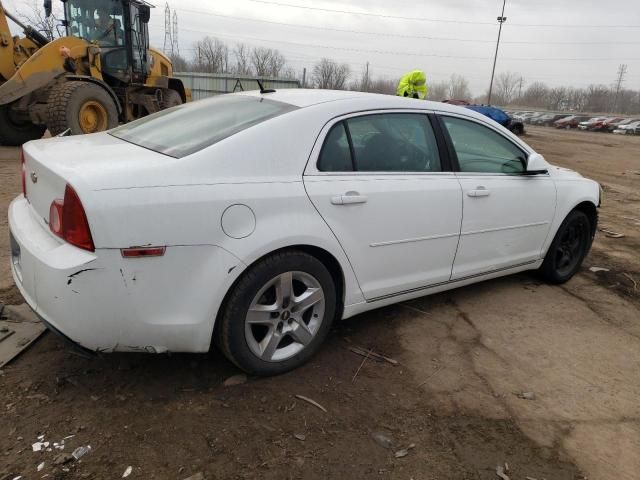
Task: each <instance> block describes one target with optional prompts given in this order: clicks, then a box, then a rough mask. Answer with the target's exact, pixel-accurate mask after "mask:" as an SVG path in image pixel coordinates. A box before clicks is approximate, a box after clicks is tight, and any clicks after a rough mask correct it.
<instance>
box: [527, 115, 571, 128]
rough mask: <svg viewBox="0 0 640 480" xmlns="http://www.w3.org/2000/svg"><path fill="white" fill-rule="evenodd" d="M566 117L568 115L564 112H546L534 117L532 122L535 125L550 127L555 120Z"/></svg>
mask: <svg viewBox="0 0 640 480" xmlns="http://www.w3.org/2000/svg"><path fill="white" fill-rule="evenodd" d="M566 117H568V115H567V114H566V113H548V114H547V115H543V116H541V117H538V118H536V119H535V121H533V122H532V123H534V124H535V125H542V126H545V127H550V126H552V125H553V122H555V121H556V120H560V119H561V118H566Z"/></svg>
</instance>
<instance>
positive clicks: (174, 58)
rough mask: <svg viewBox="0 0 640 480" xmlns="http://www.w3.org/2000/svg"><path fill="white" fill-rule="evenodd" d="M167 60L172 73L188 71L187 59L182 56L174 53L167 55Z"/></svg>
mask: <svg viewBox="0 0 640 480" xmlns="http://www.w3.org/2000/svg"><path fill="white" fill-rule="evenodd" d="M169 59H170V60H171V64H172V65H173V71H174V72H186V71H188V70H189V62H187V59H186V58H184V57H183V56H181V55H178V54H176V53H174V54H173V55H169Z"/></svg>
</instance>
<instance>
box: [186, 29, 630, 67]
mask: <svg viewBox="0 0 640 480" xmlns="http://www.w3.org/2000/svg"><path fill="white" fill-rule="evenodd" d="M184 30H188V31H190V32H196V33H209V32H207V31H205V30H197V29H193V28H184ZM216 36H217V37H223V38H225V37H227V38H240V39H245V40H254V41H258V42H271V43H282V44H287V45H297V46H301V47H313V48H323V49H328V50H343V51H347V52H358V53H376V54H380V55H394V56H397V55H404V56H410V57H430V58H450V59H460V60H483V61H484V60H491V58H492V57H478V56H465V55H441V54H436V53H419V52H407V51H397V50H371V49H362V48H352V47H339V46H333V45H321V44H315V43H302V42H292V41H288V40H273V39H268V38H258V37H248V36H245V35H233V34H226V33H225V34H222V33H217V34H216ZM502 58H503V60H510V61H531V62H549V61H562V62H598V61H607V62H608V61H612V60H618V59H616V58H593V57H592V58H586V57H584V58H582V57H576V58H536V57H502ZM623 60H627V61H636V60H640V57H639V58H624V59H623Z"/></svg>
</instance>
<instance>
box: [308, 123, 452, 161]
mask: <svg viewBox="0 0 640 480" xmlns="http://www.w3.org/2000/svg"><path fill="white" fill-rule="evenodd" d="M318 169H319V170H320V171H334V172H341V171H351V170H353V169H355V170H356V171H359V172H440V171H442V168H441V165H440V156H439V152H438V146H437V143H436V139H435V134H434V132H433V130H432V128H431V124H430V122H429V119H428V117H427V116H426V115H424V114H413V113H384V114H374V115H363V116H361V117H353V118H349V119H347V120H343V121H342V122H339V123H338V124H336V125H335V126H334V127H333V128H332V129H331V131H330V132H329V134H328V135H327V137H326V139H325V143H324V145H323V147H322V151H321V153H320V158H319V159H318Z"/></svg>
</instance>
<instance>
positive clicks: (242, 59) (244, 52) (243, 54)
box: [233, 43, 251, 75]
mask: <svg viewBox="0 0 640 480" xmlns="http://www.w3.org/2000/svg"><path fill="white" fill-rule="evenodd" d="M249 55H250V52H249V47H248V46H247V45H245V44H244V43H237V44H236V46H235V47H234V48H233V56H234V57H235V60H236V63H235V65H234V67H233V72H234V73H236V74H238V75H251V64H250V63H249Z"/></svg>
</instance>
